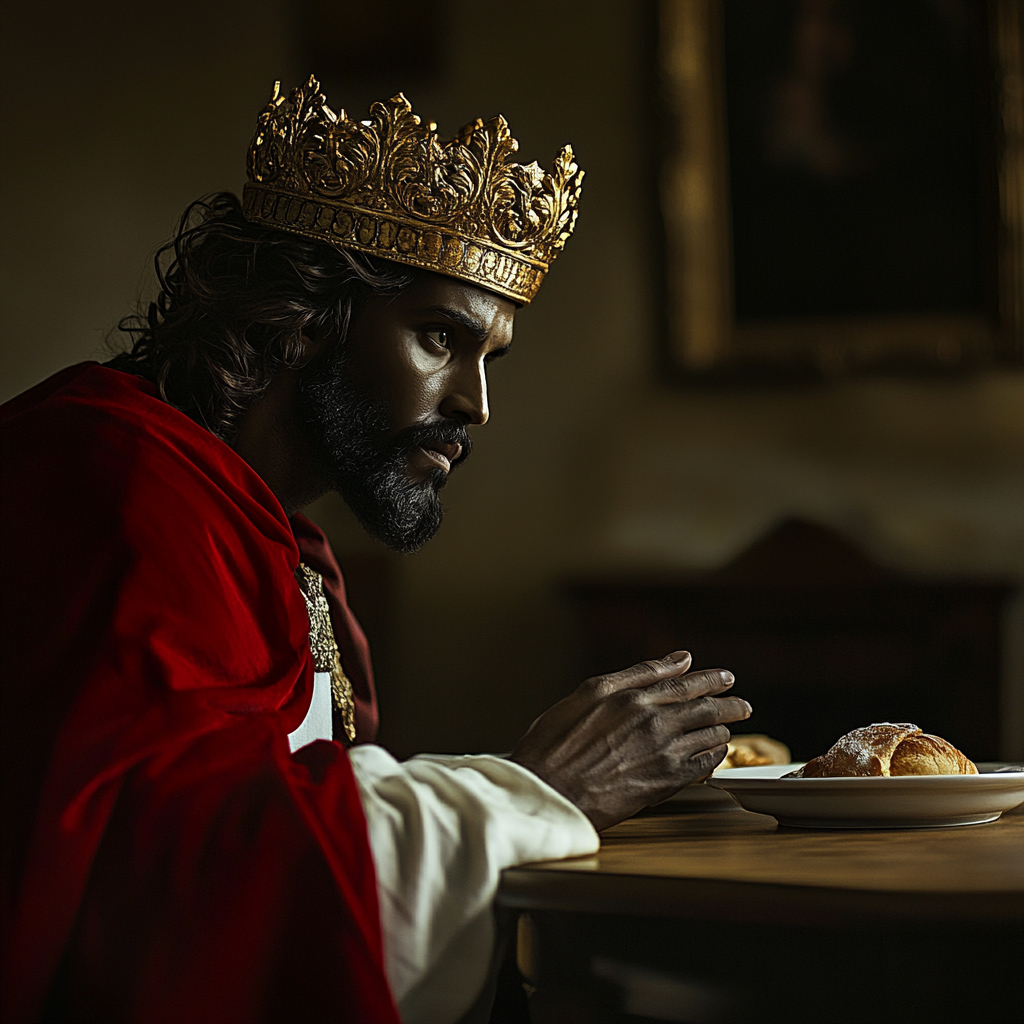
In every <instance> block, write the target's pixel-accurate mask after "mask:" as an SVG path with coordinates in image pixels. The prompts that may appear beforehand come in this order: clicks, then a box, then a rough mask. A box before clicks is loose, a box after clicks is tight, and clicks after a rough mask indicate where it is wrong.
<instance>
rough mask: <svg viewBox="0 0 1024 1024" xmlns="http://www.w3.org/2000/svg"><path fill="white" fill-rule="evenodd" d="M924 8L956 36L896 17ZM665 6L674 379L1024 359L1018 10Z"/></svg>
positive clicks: (1023, 102) (665, 200) (1023, 66)
mask: <svg viewBox="0 0 1024 1024" xmlns="http://www.w3.org/2000/svg"><path fill="white" fill-rule="evenodd" d="M917 9H919V10H920V11H921V12H923V13H922V15H921V16H922V18H924V17H931V15H932V12H933V11H939V12H940V14H943V16H945V15H946V14H948V15H949V17H958V18H960V21H959V22H957V23H956V24H951V25H943V24H941V23H940V24H938V26H937V27H936V26H929V25H920V26H918V25H913V24H912V25H910V27H909V31H908V30H907V26H906V25H904V26H900V25H898V24H896V23H895V22H892V21H891V20H890V21H888V22H887V21H886V20H885V17H886V16H885V12H887V11H900V12H902V14H903V15H906V14H907V13H908V12H910V13H911V14H913V13H914V11H915V10H917ZM656 11H657V53H658V57H657V67H658V75H659V92H660V96H659V104H660V107H659V116H658V124H659V129H660V134H661V138H660V140H659V141H660V157H659V161H658V173H659V198H660V212H661V226H662V229H663V245H664V278H663V284H664V332H663V339H664V344H663V356H664V364H665V366H664V368H665V369H666V370H667V372H668V374H669V376H671V377H674V378H675V379H678V380H680V381H683V382H689V383H697V382H701V381H712V382H713V381H726V382H735V381H741V380H748V381H753V382H764V381H772V380H793V379H819V380H820V379H835V378H839V377H843V376H847V375H851V374H858V373H879V372H881V373H907V372H910V373H956V372H964V371H969V370H976V369H979V368H983V367H987V366H995V365H1006V366H1014V365H1016V366H1019V365H1021V364H1022V363H1024V14H1022V9H1021V5H1020V4H1019V3H1018V2H1016V0H988V2H986V3H980V4H979V3H976V2H974V0H949V2H944V3H943V4H931V5H927V4H924V3H921V4H919V5H918V6H917V8H915V7H914V5H913V4H903V3H901V4H898V5H893V4H885V5H880V4H879V2H878V0H846V2H839V0H836V2H833V0H789V2H783V0H773V3H771V4H765V3H763V2H761V0H658V2H657V4H656ZM744 19H747V21H746V22H745V21H744ZM801 19H803V20H801ZM830 19H831V21H830ZM751 22H752V23H751ZM929 31H931V32H933V34H935V33H939V34H940V35H941V33H943V32H945V33H946V35H944V36H942V39H945V40H947V42H948V41H951V42H948V45H947V44H944V43H941V41H940V43H935V42H934V41H931V42H929V37H928V32H929ZM898 32H899V33H900V34H899V38H898V39H890V38H888V37H887V36H886V33H889V36H894V35H896V34H897V33H898ZM917 36H921V37H922V40H921V44H920V46H918V48H917V51H916V52H915V51H914V50H913V48H912V47H911V48H910V50H909V51H908V49H907V46H908V44H907V43H906V39H907V38H911V39H914V38H916V37H917ZM894 43H898V44H899V45H900V46H902V47H903V49H901V50H898V51H897V50H894V49H893V44H894ZM745 44H746V50H745V49H744V45H745ZM887 46H889V49H888V50H887V49H886V47H887ZM915 60H917V62H918V65H919V66H916V67H915V65H914V61H915ZM830 61H831V65H830V63H829V62H830ZM858 62H859V63H858ZM872 62H873V63H872ZM943 62H945V63H943ZM837 67H838V68H839V70H838V71H836V68H837ZM830 68H831V70H830ZM908 68H909V70H908ZM844 76H845V78H844ZM922 83H923V84H922ZM858 86H859V89H858ZM843 87H845V94H844V93H843ZM930 88H931V89H932V94H929V91H928V90H929V89H930ZM886 89H888V90H889V91H888V92H886ZM957 90H959V91H957ZM744 104H745V105H744ZM915 119H916V120H915ZM830 204H831V205H830ZM766 211H767V212H766ZM801 246H802V248H801ZM787 274H788V277H787Z"/></svg>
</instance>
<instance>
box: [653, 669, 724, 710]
mask: <svg viewBox="0 0 1024 1024" xmlns="http://www.w3.org/2000/svg"><path fill="white" fill-rule="evenodd" d="M734 682H736V677H735V676H734V675H733V674H732V673H731V672H729V671H728V670H727V669H722V668H705V669H701V670H700V671H699V672H689V673H687V674H686V675H679V676H674V677H671V678H666V679H660V680H658V682H657V683H655V684H653V685H652V686H648V687H647V694H648V695H649V696H650V697H651V699H652V700H653V701H654V703H656V704H670V703H676V702H678V701H682V700H693V699H694V698H696V697H703V696H704V695H705V694H709V693H722V692H723V691H724V690H728V689H729V687H730V686H732V684H733V683H734Z"/></svg>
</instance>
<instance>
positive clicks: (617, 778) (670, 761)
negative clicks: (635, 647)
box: [509, 651, 751, 829]
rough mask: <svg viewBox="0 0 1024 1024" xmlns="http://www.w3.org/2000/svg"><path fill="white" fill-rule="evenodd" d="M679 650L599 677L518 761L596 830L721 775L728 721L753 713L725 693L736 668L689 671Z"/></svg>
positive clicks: (553, 713)
mask: <svg viewBox="0 0 1024 1024" xmlns="http://www.w3.org/2000/svg"><path fill="white" fill-rule="evenodd" d="M689 667H690V655H689V654H688V653H687V652H686V651H677V652H676V653H674V654H670V655H668V657H666V658H663V659H662V660H661V661H644V662H641V663H640V664H639V665H634V666H633V667H632V668H627V669H623V671H621V672H613V673H611V674H610V675H606V676H594V678H593V679H588V680H586V682H584V683H582V684H581V685H580V686H579V687H578V688H577V689H576V691H575V692H574V693H572V694H570V695H569V696H568V697H566V698H565V699H564V700H560V701H559V702H558V703H557V704H556V705H555V706H554V707H553V708H551V709H550V710H549V711H546V712H545V713H544V714H543V715H541V716H540V718H538V719H537V721H536V722H534V723H533V725H531V726H530V729H529V731H528V732H527V733H526V735H525V736H524V737H523V738H522V739H521V740H520V741H519V743H518V744H517V745H516V748H515V750H513V751H512V753H511V754H510V755H509V756H510V758H511V760H513V761H516V762H517V763H519V764H521V765H523V767H524V768H529V769H530V770H531V771H532V772H534V773H535V774H536V775H539V776H540V777H541V778H542V779H543V780H544V781H545V782H546V783H547V784H548V785H549V786H551V787H553V788H554V789H557V790H558V792H559V793H561V794H562V795H563V796H565V797H566V798H568V799H569V800H571V801H572V802H573V803H574V804H575V805H576V806H577V807H578V808H579V809H580V810H581V811H583V813H584V814H586V816H587V817H588V818H590V820H591V822H592V823H593V825H594V828H596V829H602V828H607V827H608V826H609V825H614V824H615V823H616V822H618V821H622V820H623V819H624V818H628V817H629V816H630V815H632V814H635V813H636V812H637V811H639V810H640V809H641V808H642V807H646V806H648V805H649V804H656V803H658V802H659V801H661V800H665V799H666V798H667V797H670V796H671V795H672V794H673V793H674V792H676V790H678V789H680V788H681V787H683V786H685V785H686V784H687V783H689V782H693V781H694V780H695V779H700V778H703V777H704V776H705V775H709V774H710V773H711V772H712V771H714V769H715V767H716V766H717V765H718V764H719V763H720V762H721V761H722V758H724V757H725V753H726V744H727V743H728V742H729V730H728V729H727V728H726V727H725V725H724V724H723V723H724V722H738V721H740V720H742V719H744V718H749V717H750V712H751V708H750V705H749V704H748V703H747V702H746V701H745V700H741V699H740V698H739V697H716V696H714V694H718V693H722V692H723V691H725V690H728V689H729V687H730V686H732V684H733V682H734V680H733V675H732V673H731V672H725V671H722V670H720V669H705V670H703V671H700V672H691V673H690V674H689V675H687V674H686V670H687V669H688V668H689Z"/></svg>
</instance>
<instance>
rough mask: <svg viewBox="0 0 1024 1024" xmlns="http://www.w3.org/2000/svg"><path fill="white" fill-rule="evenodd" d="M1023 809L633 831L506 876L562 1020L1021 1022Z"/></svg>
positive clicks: (510, 902)
mask: <svg viewBox="0 0 1024 1024" xmlns="http://www.w3.org/2000/svg"><path fill="white" fill-rule="evenodd" d="M1022 811H1024V808H1017V809H1016V810H1015V811H1012V812H1010V813H1009V814H1005V815H1004V816H1003V817H1002V818H1001V819H1000V820H999V821H997V822H993V823H991V824H988V825H978V826H970V827H966V828H954V829H924V830H911V831H900V832H845V831H835V832H832V831H820V832H819V831H816V830H800V829H785V828H780V827H779V826H778V825H777V824H776V822H775V820H774V819H773V818H769V817H767V816H765V815H760V814H752V813H749V812H747V811H742V810H738V809H737V810H734V811H729V812H724V813H718V814H693V815H672V816H649V817H641V818H635V819H633V820H631V821H627V822H624V823H623V824H621V825H619V826H616V827H615V828H613V829H610V830H608V831H607V832H606V833H605V834H604V835H603V837H602V846H601V850H600V852H599V853H598V854H597V855H596V856H593V857H587V858H580V859H576V860H567V861H558V862H550V863H544V864H534V865H527V866H524V867H520V868H514V869H512V870H509V871H506V872H505V873H504V876H503V880H502V885H501V890H500V893H499V897H498V903H499V906H501V907H503V908H505V909H506V911H508V910H514V911H517V912H519V913H520V914H522V915H524V916H523V917H522V918H521V924H520V929H519V933H520V964H521V967H522V968H523V971H524V974H526V975H527V977H528V980H529V982H530V984H531V986H533V987H534V988H535V992H534V993H533V995H532V996H531V999H530V1014H531V1017H532V1019H533V1021H534V1022H535V1024H547V1022H556V1021H557V1022H559V1024H568V1022H572V1021H578V1022H606V1021H607V1022H613V1021H614V1022H618V1021H623V1022H625V1021H633V1022H635V1021H641V1020H670V1021H686V1022H691V1024H701V1022H707V1024H713V1022H715V1021H722V1022H725V1021H757V1022H761V1021H764V1022H772V1021H779V1022H786V1024H794V1022H800V1021H808V1022H810V1021H815V1022H819V1021H822V1020H828V1021H835V1022H846V1021H849V1022H851V1024H852V1022H857V1024H862V1022H864V1021H871V1022H873V1024H874V1022H889V1021H893V1022H900V1024H904V1022H911V1021H930V1022H934V1021H967V1020H971V1021H992V1022H1001V1021H1009V1020H1012V1019H1020V1012H1021V999H1022V996H1021V991H1022V990H1021V986H1020V984H1019V977H1020V965H1021V964H1022V963H1024V857H1022V851H1024V813H1022Z"/></svg>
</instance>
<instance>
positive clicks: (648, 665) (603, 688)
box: [583, 651, 691, 697]
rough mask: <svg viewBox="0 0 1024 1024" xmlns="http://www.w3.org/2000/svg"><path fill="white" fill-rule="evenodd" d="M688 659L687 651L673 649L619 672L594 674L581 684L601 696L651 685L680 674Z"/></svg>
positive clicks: (688, 665)
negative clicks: (661, 655) (666, 653)
mask: <svg viewBox="0 0 1024 1024" xmlns="http://www.w3.org/2000/svg"><path fill="white" fill-rule="evenodd" d="M690 661H691V658H690V652H689V651H673V653H672V654H668V655H666V656H665V657H664V658H661V659H660V660H658V661H641V662H640V664H639V665H633V666H632V667H630V668H624V669H623V670H622V671H621V672H610V673H609V674H608V675H604V676H594V677H593V678H592V679H588V680H587V681H586V682H585V683H584V684H583V685H584V686H585V687H588V688H589V689H592V690H594V691H595V692H596V693H598V694H599V695H600V696H602V697H603V696H607V695H608V694H609V693H615V692H616V691H617V690H627V689H636V688H637V687H641V686H651V685H652V684H653V683H658V682H661V681H662V680H664V679H670V678H672V677H673V676H681V675H682V674H683V673H684V672H685V671H686V670H687V669H688V668H689V667H690Z"/></svg>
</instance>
